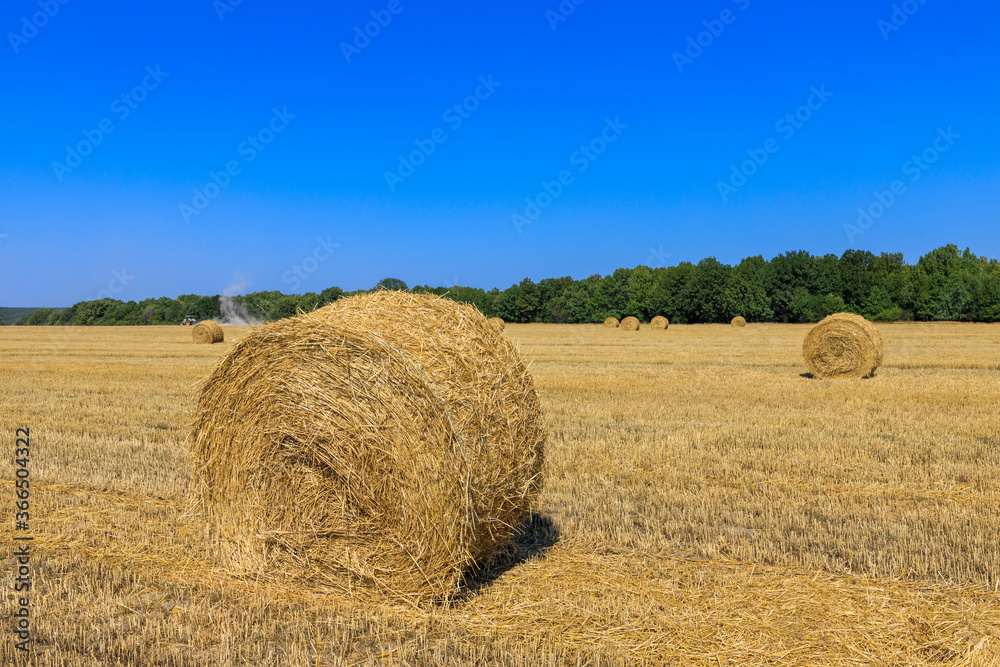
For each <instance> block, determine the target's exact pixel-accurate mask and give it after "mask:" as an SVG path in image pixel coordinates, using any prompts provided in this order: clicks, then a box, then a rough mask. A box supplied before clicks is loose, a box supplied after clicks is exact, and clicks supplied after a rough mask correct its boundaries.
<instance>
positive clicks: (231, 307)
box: [216, 277, 261, 327]
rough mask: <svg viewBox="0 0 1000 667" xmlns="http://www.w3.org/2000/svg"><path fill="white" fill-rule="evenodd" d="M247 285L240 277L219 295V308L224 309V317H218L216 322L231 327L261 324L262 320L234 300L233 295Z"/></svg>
mask: <svg viewBox="0 0 1000 667" xmlns="http://www.w3.org/2000/svg"><path fill="white" fill-rule="evenodd" d="M246 286H247V285H246V281H245V280H244V279H243V278H242V277H239V278H238V280H237V282H235V283H233V284H232V285H230V286H229V287H227V288H226V291H225V292H223V293H222V296H220V297H219V310H221V311H222V319H221V320H220V319H216V322H218V323H219V324H225V325H226V326H231V327H251V326H256V325H258V324H261V321H260V320H258V319H257V318H256V317H254V316H253V315H251V314H250V313H248V312H247V311H246V309H245V308H243V306H241V305H240V304H238V303H234V302H233V295H234V294H236V293H237V292H240V291H242V290H243V289H244V288H245V287H246Z"/></svg>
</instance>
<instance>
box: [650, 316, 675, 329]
mask: <svg viewBox="0 0 1000 667" xmlns="http://www.w3.org/2000/svg"><path fill="white" fill-rule="evenodd" d="M649 326H650V328H652V329H655V330H660V329H666V328H667V327H669V326H670V320H668V319H667V318H665V317H663V316H662V315H657V316H656V317H654V318H653V319H652V320H650V321H649Z"/></svg>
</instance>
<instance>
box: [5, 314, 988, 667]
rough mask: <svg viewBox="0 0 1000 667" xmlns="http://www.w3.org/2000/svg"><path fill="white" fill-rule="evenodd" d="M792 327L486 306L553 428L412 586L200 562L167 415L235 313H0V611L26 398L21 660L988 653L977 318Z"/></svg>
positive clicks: (315, 661)
mask: <svg viewBox="0 0 1000 667" xmlns="http://www.w3.org/2000/svg"><path fill="white" fill-rule="evenodd" d="M808 329H809V327H808V326H799V325H749V326H748V327H746V328H745V329H734V328H731V327H729V326H722V325H695V326H676V325H672V326H671V327H670V328H669V329H668V330H667V331H665V332H664V331H651V330H650V329H649V328H648V325H645V326H644V328H643V329H641V330H640V331H638V332H634V333H627V332H623V331H619V330H607V329H604V328H603V327H601V326H599V325H507V330H506V331H507V334H508V335H510V336H511V337H513V338H514V339H516V340H517V341H518V342H519V344H520V346H521V349H522V352H523V353H524V354H525V356H526V357H527V358H528V359H529V360H531V362H532V366H531V368H532V372H533V374H534V376H535V380H536V383H537V387H538V391H539V394H540V396H541V399H542V405H543V409H544V411H545V416H546V420H547V425H548V428H549V434H550V435H549V441H548V445H547V452H546V459H547V460H546V480H545V488H544V491H543V493H542V496H541V498H540V499H539V502H538V506H537V508H536V510H537V513H536V516H535V518H534V522H533V529H532V530H531V531H528V533H527V534H526V535H525V536H524V538H523V539H522V540H521V541H520V543H519V550H518V562H513V563H509V562H508V563H503V564H497V565H496V566H495V567H493V568H492V569H491V571H490V572H489V573H487V574H486V575H480V576H479V577H477V578H476V579H474V580H472V581H471V583H470V590H469V591H468V592H466V593H465V594H464V595H463V596H461V597H460V598H459V599H457V600H456V601H454V602H453V603H451V604H449V605H446V606H445V605H438V606H429V607H409V606H406V605H402V604H394V603H392V602H390V601H386V600H372V599H350V598H347V597H344V596H343V595H339V594H334V593H329V592H323V591H312V590H302V589H300V588H295V587H293V586H288V585H282V584H281V583H280V582H278V583H276V582H274V581H267V582H263V581H261V582H258V581H246V580H241V579H236V578H233V577H231V576H229V575H228V574H227V573H226V572H225V571H223V570H222V568H221V567H220V566H219V565H218V564H217V562H216V560H215V557H214V555H213V552H212V548H211V544H210V543H209V541H208V540H207V534H206V530H205V525H204V523H203V522H202V521H201V519H200V517H199V515H198V514H197V512H196V510H195V509H194V506H193V503H192V500H193V485H192V469H193V466H192V460H191V457H190V455H189V453H188V448H187V435H188V425H189V423H190V420H191V417H192V414H193V411H194V406H195V402H196V398H197V394H196V386H195V385H196V382H197V381H198V380H199V379H201V378H203V377H204V376H205V375H206V374H207V373H208V372H209V371H210V370H211V368H212V366H213V363H214V362H215V361H216V360H217V359H218V358H219V356H220V355H221V354H222V353H223V351H224V350H225V349H226V348H227V347H228V346H229V345H230V344H231V343H230V342H228V341H232V340H233V339H235V338H237V337H239V336H240V335H241V334H242V333H244V331H245V330H240V329H237V328H227V329H226V338H227V342H226V343H223V344H221V345H194V344H192V343H191V339H190V330H189V329H186V328H182V327H133V328H97V327H93V328H61V327H59V328H56V327H39V328H32V327H3V328H0V434H2V440H0V441H2V442H3V443H4V445H3V446H4V448H5V449H6V450H7V453H5V454H4V457H3V458H4V461H5V463H4V465H3V467H2V469H0V470H2V472H0V494H3V495H4V498H3V499H2V500H0V506H3V507H6V508H8V509H7V510H5V512H7V513H8V516H6V517H5V518H4V521H3V522H2V524H0V525H2V528H0V540H2V542H3V545H4V547H3V548H4V549H5V552H4V560H3V578H2V581H0V585H2V599H3V601H4V602H3V605H4V608H3V616H4V623H5V624H8V625H9V624H10V623H11V620H12V619H11V614H12V613H13V611H14V609H15V594H14V592H13V574H12V572H13V562H12V560H11V559H10V557H9V554H10V549H9V547H10V545H12V544H13V540H12V538H13V532H14V531H13V524H12V519H13V516H12V514H13V510H12V508H13V503H14V481H13V480H14V466H13V458H14V456H13V451H14V438H15V436H14V432H15V429H16V428H17V427H22V426H28V427H30V428H31V434H32V447H33V453H32V457H31V462H30V468H31V475H32V477H31V480H32V486H31V493H32V495H31V504H32V509H31V515H32V516H31V530H30V532H31V534H32V535H33V536H34V538H35V539H34V542H33V550H34V554H35V555H34V559H35V560H34V565H35V566H36V569H35V571H34V573H33V576H34V588H33V590H32V591H31V603H32V614H33V615H32V625H33V627H32V631H33V634H34V638H35V640H36V641H35V645H34V647H33V650H32V652H31V654H30V659H29V660H28V662H29V663H30V664H39V665H115V664H122V665H216V664H220V665H244V664H253V665H365V664H373V665H374V664H412V665H439V664H440V665H466V664H482V665H490V664H502V665H526V666H527V665H532V666H533V665H564V664H572V665H577V664H581V665H635V664H713V665H718V664H733V665H743V664H770V665H793V664H803V665H806V664H824V665H825V664H830V665H841V664H843V665H869V664H899V665H924V664H926V665H993V664H1000V482H998V480H1000V429H998V416H997V413H998V409H997V408H998V398H997V397H998V396H1000V326H990V325H972V324H947V323H937V324H895V325H879V329H880V330H881V332H882V334H883V337H884V338H885V344H886V355H885V363H884V364H883V366H882V368H881V369H880V371H879V373H878V375H877V376H876V377H875V378H873V379H871V380H865V381H832V382H831V381H820V380H815V379H812V378H809V377H805V376H804V374H805V373H806V368H805V366H804V364H803V362H802V359H801V346H802V340H803V338H804V336H805V334H806V332H807V331H808ZM3 638H4V639H3V644H2V646H0V664H15V663H17V662H25V656H24V655H22V654H20V653H19V652H18V651H16V650H15V649H14V647H13V640H12V639H11V635H10V634H8V633H7V632H6V628H5V631H4V635H3Z"/></svg>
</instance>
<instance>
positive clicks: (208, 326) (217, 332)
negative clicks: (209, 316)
mask: <svg viewBox="0 0 1000 667" xmlns="http://www.w3.org/2000/svg"><path fill="white" fill-rule="evenodd" d="M225 337H226V336H225V334H224V333H223V331H222V327H221V326H220V325H219V323H218V322H213V321H212V320H205V321H204V322H199V323H198V324H196V325H194V327H193V328H192V329H191V340H193V341H194V342H196V343H221V342H222V341H223V340H225Z"/></svg>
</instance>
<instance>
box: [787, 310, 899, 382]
mask: <svg viewBox="0 0 1000 667" xmlns="http://www.w3.org/2000/svg"><path fill="white" fill-rule="evenodd" d="M802 357H803V358H804V359H805V362H806V366H808V367H809V372H810V373H812V374H813V375H814V376H815V377H818V378H838V377H845V378H863V377H871V376H873V375H875V371H876V370H877V369H878V367H879V366H880V365H881V363H882V334H880V333H879V332H878V329H876V328H875V327H874V326H873V325H872V323H871V322H869V321H868V320H866V319H865V318H863V317H861V316H860V315H855V314H853V313H837V314H835V315H830V316H829V317H826V318H824V319H823V320H821V321H820V323H819V324H817V325H816V326H814V327H813V328H812V329H811V330H810V331H809V333H808V334H807V335H806V339H805V342H804V343H803V344H802Z"/></svg>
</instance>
